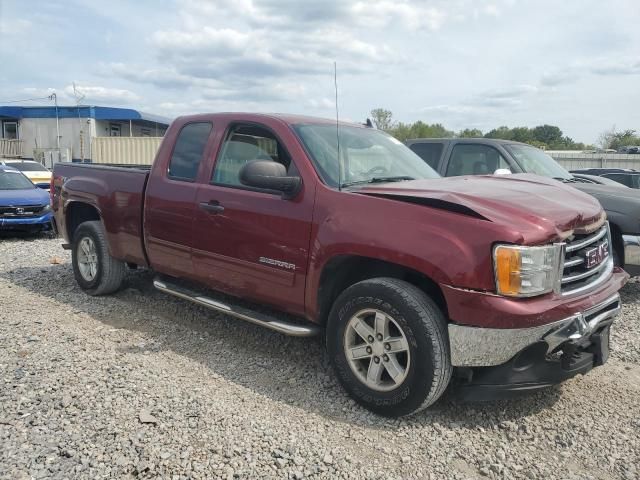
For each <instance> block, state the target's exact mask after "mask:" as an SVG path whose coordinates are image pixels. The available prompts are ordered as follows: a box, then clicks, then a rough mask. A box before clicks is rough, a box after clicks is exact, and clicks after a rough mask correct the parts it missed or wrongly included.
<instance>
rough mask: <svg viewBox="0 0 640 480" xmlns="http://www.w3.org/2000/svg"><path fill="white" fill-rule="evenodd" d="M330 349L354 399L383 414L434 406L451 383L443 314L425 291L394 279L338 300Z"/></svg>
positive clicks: (365, 284)
mask: <svg viewBox="0 0 640 480" xmlns="http://www.w3.org/2000/svg"><path fill="white" fill-rule="evenodd" d="M327 349H328V351H329V356H330V359H331V361H332V363H333V366H334V368H335V370H336V372H337V375H338V378H339V380H340V382H341V383H342V385H343V386H344V388H345V389H346V390H347V391H348V392H349V394H351V396H352V397H353V398H354V399H355V400H356V401H357V402H358V403H360V404H362V405H364V406H365V407H367V408H368V409H370V410H372V411H374V412H376V413H379V414H381V415H385V416H392V417H398V416H402V415H409V414H412V413H415V412H417V411H419V410H422V409H423V408H426V407H428V406H429V405H431V404H433V403H434V402H435V401H436V400H437V399H438V398H440V396H441V395H442V394H443V393H444V391H445V389H446V388H447V385H448V384H449V380H450V379H451V373H452V367H451V358H450V354H449V340H448V337H447V322H446V319H445V317H444V315H443V314H442V312H441V311H440V309H439V308H438V306H437V305H436V304H435V302H433V300H432V299H431V298H429V297H428V296H427V295H426V294H425V293H424V292H423V291H422V290H420V289H418V288H417V287H415V286H414V285H412V284H410V283H407V282H405V281H402V280H398V279H394V278H375V279H371V280H365V281H362V282H359V283H357V284H355V285H353V286H351V287H349V288H348V289H347V290H345V291H344V292H343V293H342V294H341V295H340V296H339V297H338V299H337V300H336V302H335V304H334V305H333V308H332V310H331V313H330V315H329V321H328V324H327Z"/></svg>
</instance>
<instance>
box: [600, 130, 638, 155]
mask: <svg viewBox="0 0 640 480" xmlns="http://www.w3.org/2000/svg"><path fill="white" fill-rule="evenodd" d="M598 143H599V144H600V146H601V147H602V148H613V149H615V150H618V149H619V148H620V147H625V146H628V145H640V136H638V135H636V131H635V130H631V129H627V130H623V131H621V132H618V131H617V130H616V127H615V126H614V127H612V128H611V129H610V130H607V131H605V132H602V133H601V134H600V136H599V138H598Z"/></svg>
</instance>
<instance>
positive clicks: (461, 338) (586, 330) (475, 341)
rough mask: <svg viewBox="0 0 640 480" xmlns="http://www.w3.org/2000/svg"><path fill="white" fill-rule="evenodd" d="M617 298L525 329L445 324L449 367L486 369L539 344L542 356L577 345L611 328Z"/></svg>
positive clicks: (618, 309) (618, 303)
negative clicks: (447, 331)
mask: <svg viewBox="0 0 640 480" xmlns="http://www.w3.org/2000/svg"><path fill="white" fill-rule="evenodd" d="M620 310H621V304H620V295H618V294H617V293H616V294H615V295H612V296H611V297H609V298H608V299H606V300H605V301H603V302H601V303H599V304H598V305H596V306H594V307H591V308H589V309H587V310H585V311H584V312H579V313H575V314H573V315H571V316H569V317H567V318H563V319H561V320H558V321H555V322H552V323H548V324H544V325H538V326H535V327H529V328H478V327H469V326H465V325H456V324H449V343H450V346H451V364H452V365H453V366H454V367H489V366H494V365H500V364H503V363H505V362H507V361H508V360H510V359H512V358H513V357H514V356H515V355H517V354H518V353H520V352H522V351H523V350H525V349H526V348H527V347H529V346H531V345H534V344H537V343H539V342H543V343H544V344H545V345H546V350H545V354H549V353H552V352H554V351H555V350H557V349H558V347H561V346H566V344H568V343H570V344H574V345H580V344H582V343H584V342H585V341H586V340H587V339H588V338H589V337H590V336H591V335H592V334H593V333H594V332H597V331H599V330H601V329H602V328H603V327H605V326H607V325H611V323H612V322H613V319H614V318H615V317H616V316H617V315H618V313H620Z"/></svg>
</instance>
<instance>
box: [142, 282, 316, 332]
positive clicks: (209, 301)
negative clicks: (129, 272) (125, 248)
mask: <svg viewBox="0 0 640 480" xmlns="http://www.w3.org/2000/svg"><path fill="white" fill-rule="evenodd" d="M153 286H154V287H155V288H157V289H158V290H160V291H161V292H164V293H168V294H169V295H173V296H174V297H178V298H182V299H184V300H188V301H190V302H193V303H197V304H198V305H202V306H203V307H207V308H210V309H211V310H216V311H218V312H222V313H226V314H228V315H232V316H234V317H237V318H240V319H242V320H246V321H247V322H251V323H255V324H256V325H260V326H262V327H266V328H269V329H271V330H275V331H276V332H280V333H284V334H285V335H290V336H293V337H312V336H314V335H317V334H318V333H319V332H320V327H318V326H317V325H314V324H312V323H308V322H307V323H304V321H303V320H300V321H299V322H296V321H293V320H291V321H289V320H288V319H287V320H281V319H278V318H276V317H274V316H271V315H269V314H267V313H263V312H258V311H256V310H252V309H251V308H247V307H243V306H239V305H229V304H227V303H224V302H223V301H220V300H216V299H214V298H211V297H210V296H205V295H202V294H199V293H198V292H196V291H194V290H191V289H189V288H187V287H183V286H182V285H177V284H174V283H171V282H169V281H168V280H164V279H159V278H156V279H154V280H153ZM282 316H283V317H285V318H291V317H290V316H289V315H287V314H282Z"/></svg>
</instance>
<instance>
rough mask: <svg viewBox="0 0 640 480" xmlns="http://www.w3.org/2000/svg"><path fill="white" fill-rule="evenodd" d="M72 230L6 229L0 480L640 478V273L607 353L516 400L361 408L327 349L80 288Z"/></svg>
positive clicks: (181, 307)
mask: <svg viewBox="0 0 640 480" xmlns="http://www.w3.org/2000/svg"><path fill="white" fill-rule="evenodd" d="M59 245H60V241H59V240H51V239H45V238H27V239H13V238H5V239H0V292H2V296H1V297H0V298H1V300H0V302H1V303H0V478H12V479H21V478H25V479H27V478H65V477H66V478H92V479H95V478H104V477H117V478H132V477H142V478H212V477H217V478H307V477H311V478H385V479H387V478H432V479H441V478H456V479H466V478H544V479H550V478H567V479H578V478H579V479H583V478H584V479H586V478H592V479H612V478H624V479H635V478H640V439H639V436H640V433H639V432H640V333H639V332H640V320H639V319H638V312H639V309H640V303H639V302H640V284H639V283H630V284H629V285H627V286H626V287H625V289H624V291H623V296H624V303H625V310H624V314H623V315H622V317H621V318H619V320H618V321H617V323H616V325H615V327H614V330H613V338H612V357H611V359H610V361H609V362H608V363H607V365H606V366H604V367H602V368H598V369H596V370H594V371H593V372H591V373H590V374H589V375H587V376H585V377H579V378H575V379H573V380H571V381H569V382H567V383H565V384H564V385H562V386H561V387H558V388H554V389H551V390H549V391H547V392H544V393H540V394H536V395H534V396H530V397H525V398H522V399H519V400H511V401H503V402H497V403H487V404H461V403H457V402H456V401H455V400H454V399H453V398H451V397H450V396H445V398H443V399H442V400H441V401H439V402H438V403H437V404H436V405H435V406H434V407H432V408H431V409H430V410H427V411H425V412H422V413H420V414H418V415H416V416H413V417H410V418H408V419H402V420H389V419H385V418H381V417H378V416H376V415H374V414H371V413H369V412H368V411H366V410H364V409H362V408H360V407H359V406H357V405H356V404H355V403H354V402H353V401H352V400H350V399H349V398H348V397H347V396H346V394H345V393H344V392H343V391H342V389H341V388H340V387H339V385H338V384H337V383H336V381H335V379H334V376H333V374H332V371H331V370H330V368H329V365H328V362H327V358H326V356H325V354H324V351H323V348H322V345H321V344H320V342H319V341H318V340H315V339H292V338H287V337H284V336H281V335H279V334H277V333H273V332H270V331H268V330H265V329H261V328H260V327H257V326H253V325H250V324H247V323H244V322H242V321H239V320H234V319H231V318H229V317H225V316H224V315H218V314H215V313H212V312H210V311H207V310H204V309H202V308H199V307H196V306H192V305H190V304H188V303H186V302H184V301H180V300H178V299H174V298H172V297H169V296H165V295H163V294H161V293H159V292H157V291H154V290H153V288H152V287H151V282H150V279H151V277H150V275H149V274H148V273H146V272H139V273H135V274H133V275H132V276H131V277H130V278H129V280H128V282H127V288H126V289H124V290H123V291H121V292H119V293H118V294H116V295H113V296H111V297H103V298H90V297H87V296H86V295H85V294H84V293H82V292H81V291H80V289H79V288H78V287H77V286H76V283H75V281H74V279H73V274H72V271H71V267H70V263H69V262H70V258H69V254H68V253H67V252H64V251H63V250H62V249H61V248H60V246H59Z"/></svg>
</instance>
